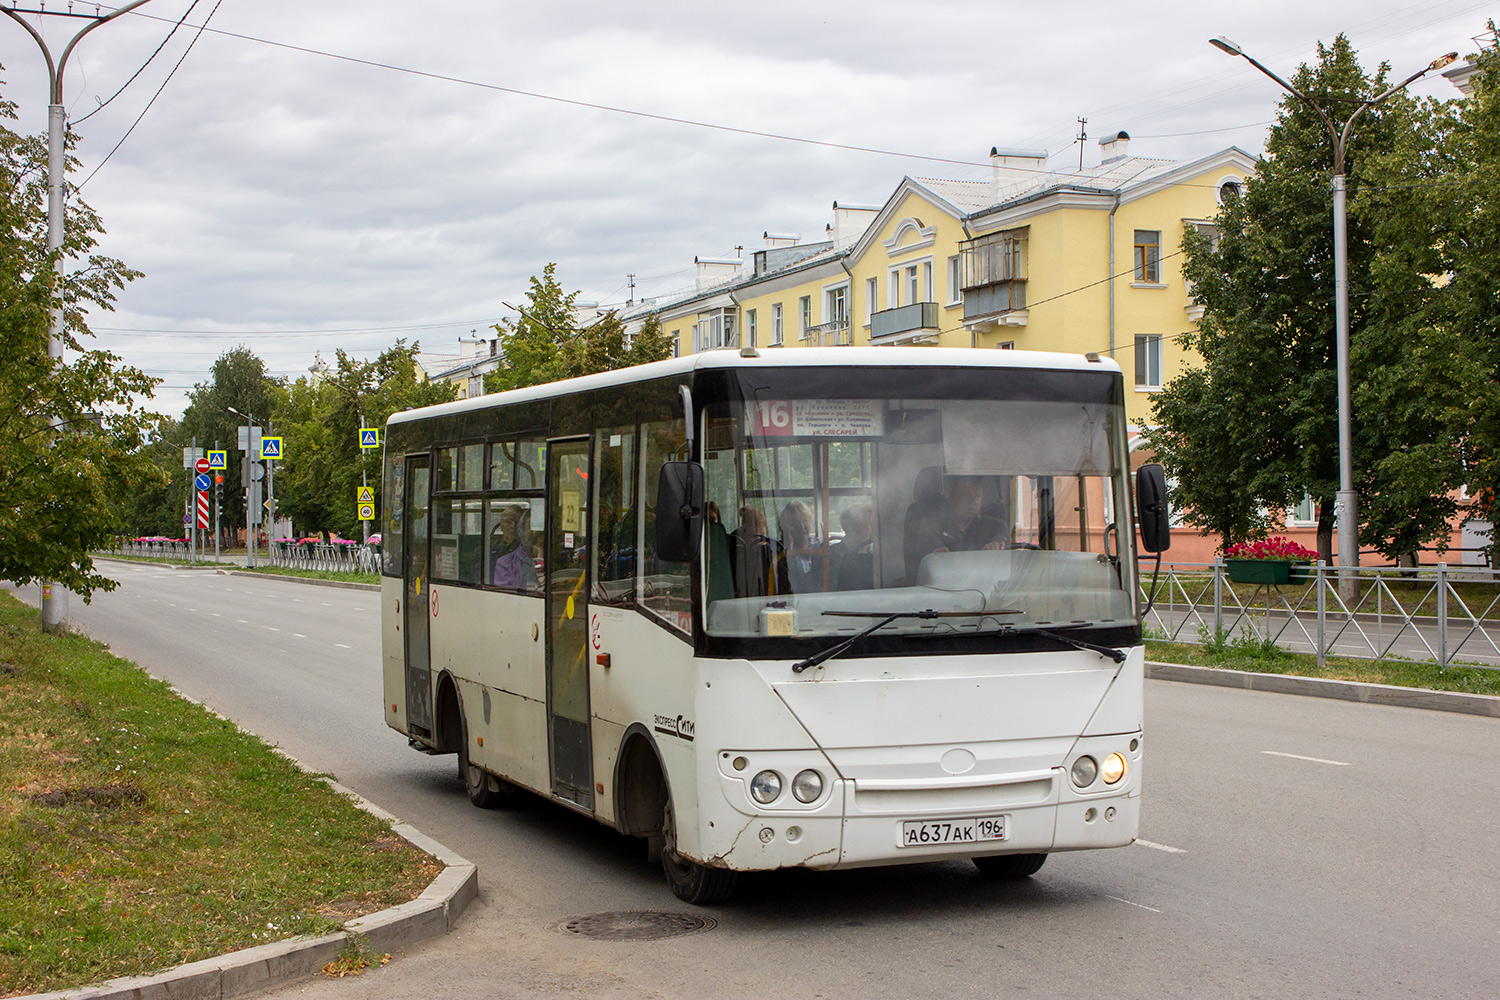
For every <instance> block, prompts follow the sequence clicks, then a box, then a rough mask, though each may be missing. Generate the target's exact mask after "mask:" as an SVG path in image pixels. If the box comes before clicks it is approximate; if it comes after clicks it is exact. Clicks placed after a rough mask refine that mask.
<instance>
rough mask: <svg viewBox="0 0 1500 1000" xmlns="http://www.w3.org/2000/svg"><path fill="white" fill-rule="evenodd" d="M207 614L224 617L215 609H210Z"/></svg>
mask: <svg viewBox="0 0 1500 1000" xmlns="http://www.w3.org/2000/svg"><path fill="white" fill-rule="evenodd" d="M209 614H211V615H213V616H214V617H215V618H223V617H224V616H223V615H221V614H219V613H218V612H217V611H210V612H209Z"/></svg>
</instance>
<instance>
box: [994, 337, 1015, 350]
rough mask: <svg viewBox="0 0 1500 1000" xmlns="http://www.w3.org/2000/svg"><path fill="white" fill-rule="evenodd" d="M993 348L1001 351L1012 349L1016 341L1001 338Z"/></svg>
mask: <svg viewBox="0 0 1500 1000" xmlns="http://www.w3.org/2000/svg"><path fill="white" fill-rule="evenodd" d="M995 348H996V350H1001V351H1014V350H1015V349H1016V342H1015V341H1014V340H1002V341H1001V342H1000V343H998V344H996V345H995Z"/></svg>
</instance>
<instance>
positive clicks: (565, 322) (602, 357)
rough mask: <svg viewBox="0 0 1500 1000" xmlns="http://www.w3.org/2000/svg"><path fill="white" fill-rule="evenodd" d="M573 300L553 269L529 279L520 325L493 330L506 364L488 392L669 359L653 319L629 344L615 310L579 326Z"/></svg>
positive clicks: (553, 266) (502, 324)
mask: <svg viewBox="0 0 1500 1000" xmlns="http://www.w3.org/2000/svg"><path fill="white" fill-rule="evenodd" d="M577 298H578V293H577V292H572V293H567V294H565V293H564V292H563V290H562V285H560V284H559V283H558V281H557V265H556V264H548V265H547V266H546V267H545V268H543V270H542V275H541V277H533V278H532V279H531V289H530V291H529V292H527V295H526V305H525V306H523V307H522V308H521V317H520V319H517V320H509V319H507V320H504V321H502V322H500V323H497V324H495V326H494V330H495V332H496V333H497V334H499V335H500V350H501V353H502V354H503V355H504V357H505V364H504V366H503V367H501V368H500V370H499V371H496V372H492V373H490V374H489V375H487V376H485V382H484V386H485V391H486V392H501V391H504V390H506V389H518V388H521V387H522V386H528V385H540V384H542V383H544V382H557V381H560V380H562V379H565V378H574V377H576V376H579V375H592V374H594V373H596V372H606V371H614V370H616V369H619V368H628V367H630V366H632V365H641V364H646V363H647V362H650V361H660V360H662V359H663V358H666V357H669V356H670V355H671V349H672V348H671V342H670V341H669V340H668V339H667V338H666V336H665V335H664V334H663V333H662V331H661V323H660V321H659V320H657V318H656V317H655V316H652V317H650V318H649V319H648V320H647V321H646V324H645V326H644V327H643V328H642V329H641V330H640V331H638V332H637V333H636V334H635V336H634V337H631V338H628V341H629V342H628V343H627V338H626V336H625V324H624V323H623V322H622V321H621V319H620V317H619V314H618V313H616V312H615V311H614V310H611V311H610V312H608V313H606V314H605V315H604V316H602V317H600V318H599V319H598V320H596V321H595V322H593V323H590V324H589V325H587V326H579V325H578V322H577V319H576V314H575V311H574V303H575V301H576V300H577Z"/></svg>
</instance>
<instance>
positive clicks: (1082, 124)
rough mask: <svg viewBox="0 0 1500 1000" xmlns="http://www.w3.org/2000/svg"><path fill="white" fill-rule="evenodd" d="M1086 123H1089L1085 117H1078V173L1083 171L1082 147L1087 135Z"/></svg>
mask: <svg viewBox="0 0 1500 1000" xmlns="http://www.w3.org/2000/svg"><path fill="white" fill-rule="evenodd" d="M1088 123H1089V120H1088V119H1087V118H1083V117H1080V118H1079V119H1078V171H1079V173H1082V172H1083V147H1084V145H1085V143H1084V140H1085V139H1087V138H1088V137H1089V130H1088Z"/></svg>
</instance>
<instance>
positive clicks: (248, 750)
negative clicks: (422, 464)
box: [0, 592, 441, 996]
mask: <svg viewBox="0 0 1500 1000" xmlns="http://www.w3.org/2000/svg"><path fill="white" fill-rule="evenodd" d="M38 617H39V616H38V613H37V611H36V610H35V609H33V608H30V607H28V606H27V605H25V604H22V603H21V602H19V601H17V600H16V599H15V598H13V597H12V596H10V595H9V594H6V593H4V592H0V886H3V887H4V889H3V891H0V995H6V996H10V995H15V994H18V993H31V992H38V991H44V990H58V989H67V988H71V987H76V986H81V985H84V984H88V983H94V982H99V981H102V980H105V979H111V978H114V977H116V976H127V975H145V974H149V973H152V972H156V971H159V970H161V969H164V968H169V967H171V966H174V965H177V964H179V963H182V962H189V961H195V960H198V959H203V958H209V957H212V956H215V955H219V954H223V953H225V952H230V951H235V950H237V949H240V948H248V947H253V946H255V945H258V944H265V943H267V942H269V941H277V940H282V939H285V938H289V937H294V936H297V935H301V934H321V933H328V932H330V931H332V930H336V929H337V928H338V927H340V926H341V925H342V924H343V923H344V922H345V921H346V920H348V919H351V918H353V917H355V916H359V915H362V914H366V913H371V912H374V911H376V910H380V909H383V908H385V907H387V906H391V905H394V904H397V903H401V902H405V901H407V900H410V899H414V898H415V897H416V896H417V895H418V894H419V893H420V892H421V891H422V889H423V888H425V887H426V885H427V884H428V883H429V882H430V881H431V880H432V879H433V878H434V877H436V875H437V874H438V872H439V871H441V865H440V864H438V863H437V862H436V861H434V860H433V859H432V858H430V857H428V856H427V855H425V854H423V853H421V852H420V851H418V850H416V849H415V848H414V847H412V846H411V845H410V844H408V843H407V842H406V841H405V840H403V839H401V838H400V837H398V836H397V835H396V834H394V833H393V832H392V831H391V829H390V826H389V824H388V823H386V822H384V821H382V820H379V819H377V818H375V817H374V816H371V815H370V814H368V813H366V812H364V811H363V810H361V809H359V808H358V807H356V806H355V805H354V804H353V803H352V802H351V801H350V800H349V799H348V798H346V797H345V796H342V795H339V794H338V793H336V792H334V791H333V789H331V788H329V787H328V785H327V784H325V783H324V782H323V781H320V780H318V778H317V777H315V776H313V775H309V774H306V773H304V772H303V771H302V770H300V769H299V768H298V767H297V766H296V765H295V764H293V763H292V762H291V761H289V760H287V759H286V758H285V757H283V756H281V755H280V754H278V753H276V752H275V751H273V750H272V749H271V748H270V747H269V746H267V745H266V744H265V743H264V742H263V741H261V740H260V739H259V738H258V737H255V736H252V735H249V734H247V733H244V732H241V731H240V730H239V729H237V728H236V727H235V726H234V725H233V724H231V723H229V722H226V721H224V720H223V719H220V718H218V717H216V716H214V715H213V714H211V713H210V712H208V711H207V710H205V709H204V708H202V707H201V706H198V705H195V704H192V703H191V702H188V701H186V700H184V699H182V698H180V697H178V696H177V695H176V694H175V693H174V692H173V691H172V690H171V689H170V688H169V687H168V686H167V685H166V684H165V683H163V682H161V681H157V680H153V679H152V678H150V677H149V676H147V675H146V674H145V673H144V672H143V671H142V670H140V668H138V667H137V666H135V665H134V664H132V663H130V662H129V661H126V660H122V659H120V658H118V657H116V656H112V655H111V654H110V653H109V652H108V651H107V650H106V649H105V647H104V646H103V645H102V644H100V643H98V642H95V641H93V640H90V639H85V638H82V637H79V636H61V637H56V636H48V635H44V634H43V633H42V632H41V629H40V624H39V621H38Z"/></svg>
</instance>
